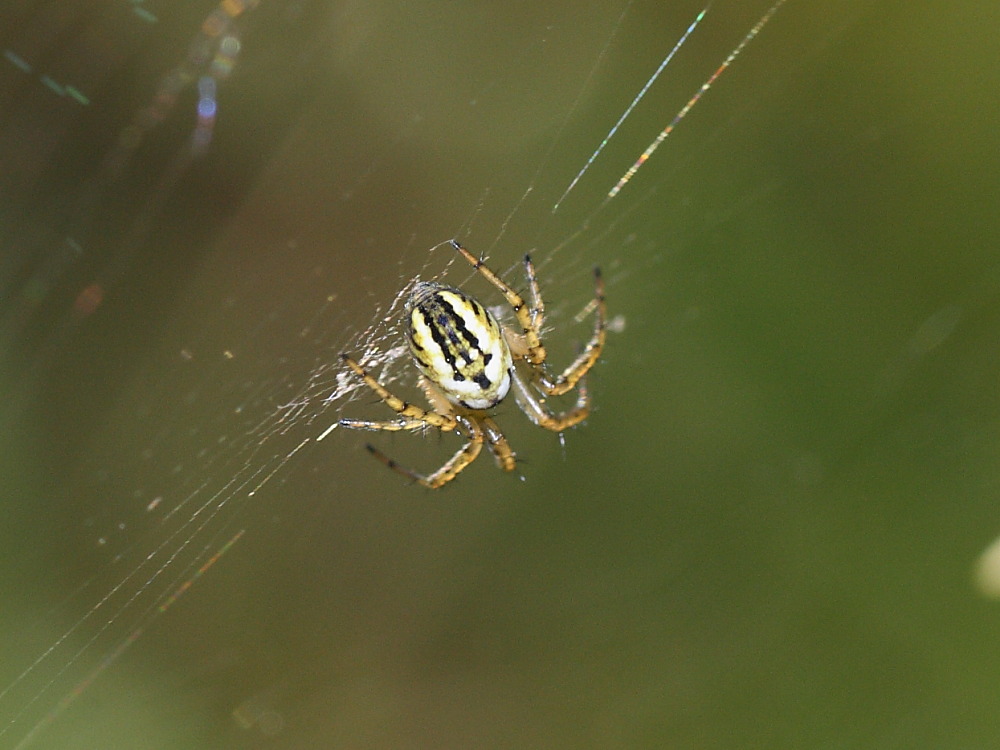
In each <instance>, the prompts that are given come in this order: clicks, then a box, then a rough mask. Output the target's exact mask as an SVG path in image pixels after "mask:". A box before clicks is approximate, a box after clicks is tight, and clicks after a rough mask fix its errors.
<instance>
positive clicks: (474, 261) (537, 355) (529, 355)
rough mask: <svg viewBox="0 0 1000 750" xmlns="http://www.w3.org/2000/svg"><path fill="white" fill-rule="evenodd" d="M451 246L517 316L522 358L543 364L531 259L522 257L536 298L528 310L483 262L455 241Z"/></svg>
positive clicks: (522, 299)
mask: <svg viewBox="0 0 1000 750" xmlns="http://www.w3.org/2000/svg"><path fill="white" fill-rule="evenodd" d="M451 245H452V247H454V248H455V249H456V250H458V252H459V253H460V254H461V255H462V257H463V258H465V259H466V260H467V261H468V262H469V264H470V265H471V266H472V267H473V268H475V269H476V270H477V271H479V273H481V274H482V275H483V276H484V277H486V280H487V281H489V282H490V283H491V284H492V285H493V286H495V287H496V288H497V289H499V290H500V292H501V293H502V294H503V296H504V297H506V298H507V304H509V305H510V306H511V307H512V308H514V315H515V316H517V322H518V325H520V326H521V330H522V332H523V334H524V343H525V346H526V349H527V351H526V354H525V355H524V358H525V359H527V360H528V361H529V362H530V363H531V364H533V365H540V364H541V363H542V362H544V361H545V347H544V346H542V342H541V339H539V338H538V329H537V327H536V326H535V320H536V319H537V320H539V321H541V315H542V312H541V311H542V310H543V309H544V308H543V307H542V306H541V294H540V293H539V292H538V280H537V279H535V268H534V266H533V265H532V263H531V258H530V257H529V256H527V255H525V256H524V264H525V267H526V268H527V269H528V281H529V284H530V286H531V291H532V295H533V296H535V297H536V298H535V299H534V300H533V303H534V305H533V307H532V308H530V309H529V306H528V304H527V302H525V300H524V297H522V296H521V295H520V294H518V293H517V292H516V291H515V290H514V289H513V288H511V287H510V286H508V285H507V282H505V281H504V280H503V279H501V278H500V277H499V276H497V275H496V273H494V272H493V270H492V269H491V268H490V267H489V266H487V265H486V264H485V263H483V261H481V260H480V259H479V258H477V257H476V256H475V255H473V254H472V253H470V252H469V251H468V250H466V249H465V248H464V247H462V246H461V245H460V244H459V243H458V241H457V240H452V241H451Z"/></svg>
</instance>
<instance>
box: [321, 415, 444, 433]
mask: <svg viewBox="0 0 1000 750" xmlns="http://www.w3.org/2000/svg"><path fill="white" fill-rule="evenodd" d="M340 426H341V427H350V428H351V429H352V430H370V431H372V432H378V431H385V432H401V431H403V430H420V429H426V428H427V427H430V425H429V424H428V423H427V422H425V421H424V420H422V419H409V418H408V417H400V418H399V419H385V420H371V419H341V420H340Z"/></svg>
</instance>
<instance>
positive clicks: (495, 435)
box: [482, 417, 517, 471]
mask: <svg viewBox="0 0 1000 750" xmlns="http://www.w3.org/2000/svg"><path fill="white" fill-rule="evenodd" d="M482 425H483V431H484V433H485V435H486V442H487V443H488V444H489V446H490V450H491V451H493V456H494V457H495V458H496V460H497V466H499V467H500V468H501V469H503V470H504V471H513V470H514V467H515V466H517V460H516V459H515V458H514V451H512V450H511V449H510V443H508V442H507V438H505V437H504V435H503V433H502V432H501V431H500V427H499V426H498V425H497V423H496V422H494V421H493V419H492V418H490V417H483V418H482Z"/></svg>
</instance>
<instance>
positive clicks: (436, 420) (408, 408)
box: [340, 354, 458, 432]
mask: <svg viewBox="0 0 1000 750" xmlns="http://www.w3.org/2000/svg"><path fill="white" fill-rule="evenodd" d="M340 358H341V359H342V360H343V361H344V364H346V365H347V366H348V367H349V368H351V369H352V370H353V371H354V373H355V374H356V375H357V376H358V377H359V378H361V379H362V380H363V381H364V382H365V385H367V386H368V387H369V388H371V389H372V390H373V391H374V392H375V395H376V396H378V397H379V398H380V399H382V401H384V402H385V404H386V406H388V407H389V408H390V409H392V410H393V411H394V412H396V413H397V414H399V416H400V417H402V419H398V420H388V421H386V422H369V421H366V420H358V419H341V420H340V424H342V425H343V426H344V427H354V428H361V429H366V430H413V429H417V427H418V425H417V424H412V423H416V422H420V423H423V424H426V425H433V426H434V427H437V428H438V429H440V430H444V431H446V432H448V431H451V430H454V429H455V428H456V427H457V426H458V422H457V421H456V419H455V417H453V416H449V415H445V414H438V413H437V412H435V411H428V410H427V409H421V408H420V407H419V406H417V405H416V404H411V403H409V402H407V401H404V400H403V399H401V398H399V397H398V396H394V395H393V394H392V393H390V392H389V391H388V390H387V389H386V388H385V386H383V385H382V384H381V383H379V382H378V381H377V380H376V379H375V378H373V377H372V376H371V375H369V374H368V373H367V372H366V371H365V368H363V367H362V366H361V365H359V364H358V363H357V362H355V361H354V360H353V359H351V358H350V357H349V356H348V355H346V354H341V355H340Z"/></svg>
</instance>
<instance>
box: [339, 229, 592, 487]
mask: <svg viewBox="0 0 1000 750" xmlns="http://www.w3.org/2000/svg"><path fill="white" fill-rule="evenodd" d="M451 245H452V247H454V248H455V250H457V251H458V253H459V254H460V255H461V256H462V257H463V258H465V260H467V261H468V262H469V264H470V265H471V266H472V267H473V268H475V269H476V271H478V272H479V273H480V274H481V275H482V276H484V277H485V278H486V280H487V281H489V282H490V283H491V284H493V286H495V287H496V288H497V289H499V290H500V292H501V293H502V294H503V296H504V297H505V298H506V299H507V303H508V304H509V305H510V306H511V307H512V308H513V311H514V316H515V318H516V320H517V326H518V327H519V328H520V331H518V330H516V329H514V328H511V327H508V326H506V325H501V324H500V323H499V321H498V320H497V318H496V317H495V316H494V315H493V313H491V312H490V311H489V310H487V309H486V307H484V306H483V304H482V303H480V302H479V301H478V300H476V299H475V298H473V297H471V296H470V295H468V294H466V293H465V292H463V291H461V290H460V289H456V288H455V287H451V286H446V285H444V284H438V283H436V282H433V281H418V282H416V283H415V284H414V286H413V291H412V292H411V293H410V297H409V299H408V300H407V303H406V308H405V315H406V334H407V341H408V343H409V348H410V353H411V354H412V355H413V359H414V362H415V364H416V365H417V368H418V369H419V370H420V372H421V373H422V377H421V383H420V384H421V387H422V389H423V391H424V393H425V394H426V396H427V400H428V402H430V405H431V409H430V410H428V409H424V408H422V407H420V406H417V405H416V404H412V403H409V402H407V401H404V400H403V399H401V398H399V397H398V396H395V395H394V394H392V393H391V392H390V391H389V390H388V389H386V388H385V386H383V385H382V384H381V383H379V382H378V381H377V380H376V379H375V378H374V377H372V375H370V374H369V373H368V372H367V371H366V370H365V369H364V368H363V367H362V366H361V365H360V364H358V363H357V362H356V361H355V360H354V359H352V358H351V357H350V356H348V355H347V354H341V355H340V356H341V359H343V361H344V363H345V364H346V365H347V366H348V367H349V368H350V369H351V370H353V371H354V373H355V374H356V375H357V376H358V377H359V378H361V380H363V381H364V383H365V384H366V385H367V386H368V387H369V388H371V389H372V391H374V392H375V394H376V395H377V396H378V397H379V398H380V399H381V400H382V401H383V402H385V404H386V405H387V406H388V407H389V408H390V409H392V410H393V411H394V412H396V414H398V415H399V416H398V417H397V418H396V419H390V420H385V421H369V420H366V419H341V420H340V424H341V426H343V427H350V428H353V429H360V430H372V431H382V430H385V431H390V432H398V431H402V430H419V429H423V428H427V427H436V428H437V429H439V430H441V431H442V432H458V433H459V434H461V435H463V436H464V437H465V438H466V443H465V445H464V446H462V447H461V448H459V450H458V451H457V452H456V453H455V454H454V455H453V456H452V457H451V458H450V459H448V461H446V462H445V464H444V465H443V466H442V467H441V468H440V469H438V470H437V471H435V472H433V473H432V474H426V475H424V474H419V473H417V472H415V471H412V470H410V469H407V468H405V467H403V466H400V465H399V464H398V463H396V462H395V461H394V460H393V459H391V458H389V457H388V456H386V455H385V454H384V453H382V452H381V451H380V450H378V449H377V448H375V446H373V445H371V444H370V443H369V444H368V445H366V446H365V447H366V448H367V449H368V451H369V452H370V453H371V454H372V455H374V456H375V458H377V459H378V460H379V461H381V462H382V463H384V464H385V465H386V466H388V467H389V468H390V469H393V470H394V471H397V472H399V473H400V474H402V475H404V476H406V477H409V478H410V479H412V480H414V481H416V482H418V483H420V484H422V485H423V486H424V487H429V488H431V489H436V488H438V487H441V486H443V485H445V484H447V483H448V482H450V481H451V480H452V479H454V478H455V477H456V476H458V474H459V472H461V471H462V470H463V469H464V468H465V467H467V466H468V465H469V464H471V463H472V462H473V461H475V460H476V457H477V456H479V453H480V451H481V450H482V448H483V444H484V443H485V444H486V445H487V446H489V448H490V450H491V451H492V452H493V455H494V456H495V458H496V461H497V465H498V466H499V467H500V468H501V469H502V470H503V471H513V469H514V467H515V466H516V465H517V462H516V460H515V457H514V452H513V451H512V450H511V448H510V445H509V444H508V443H507V438H506V437H504V434H503V432H501V431H500V427H499V426H498V425H497V423H496V422H495V421H494V420H493V417H492V416H491V415H490V410H491V409H493V408H494V407H495V406H496V405H497V404H499V403H500V402H501V401H503V399H504V398H505V397H506V396H507V394H508V393H509V391H510V389H511V386H513V389H514V400H515V401H516V402H517V404H518V406H519V407H520V408H521V411H523V412H524V413H525V414H526V415H527V417H528V419H530V420H531V421H532V422H534V423H535V424H536V425H538V426H539V427H544V428H545V429H547V430H551V431H553V432H562V431H563V430H565V429H567V428H569V427H572V426H574V425H576V424H579V423H580V422H582V421H583V420H584V419H586V418H587V415H588V414H589V413H590V397H589V395H588V393H587V388H586V384H585V376H586V374H587V372H588V371H589V370H590V368H591V367H593V365H594V363H595V362H596V361H597V359H598V358H599V357H600V356H601V350H602V349H603V348H604V338H605V330H606V323H605V318H606V308H605V304H604V282H603V280H602V279H601V271H600V269H597V268H595V269H594V286H595V290H596V292H595V297H594V301H593V303H592V306H593V307H594V308H595V309H596V314H595V316H594V333H593V335H592V336H591V337H590V341H588V342H587V344H586V346H584V348H583V349H582V350H581V352H580V354H579V355H578V356H577V357H576V359H575V360H574V361H573V362H572V363H571V364H570V365H569V367H567V368H566V369H565V370H563V372H562V374H561V375H559V376H558V377H555V378H553V377H552V376H551V375H550V374H549V372H548V370H547V368H546V366H545V357H546V352H545V347H544V346H543V344H542V341H541V328H542V321H543V318H544V313H545V308H544V305H543V303H542V295H541V291H540V289H539V287H538V279H537V278H536V276H535V266H534V264H533V263H532V262H531V257H530V256H529V255H525V256H524V269H525V273H526V275H527V277H528V287H529V289H530V292H531V305H530V306H529V305H528V303H527V301H526V300H525V299H524V298H523V297H522V296H521V295H520V294H518V293H517V292H516V291H514V289H512V288H511V287H510V286H508V285H507V283H506V282H504V280H503V279H501V278H500V277H499V276H498V275H497V274H496V273H495V272H494V271H492V270H490V268H489V267H488V266H486V264H485V263H483V261H482V260H480V259H478V258H476V257H475V256H474V255H472V253H470V252H469V251H468V250H466V249H465V248H464V247H462V245H460V244H459V243H458V242H457V241H455V240H452V241H451ZM574 388H576V390H577V399H576V404H575V405H574V406H573V408H571V409H569V410H567V411H564V412H552V411H550V410H549V409H548V407H547V406H546V404H545V398H546V396H560V395H563V394H565V393H568V392H569V391H571V390H573V389H574Z"/></svg>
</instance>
